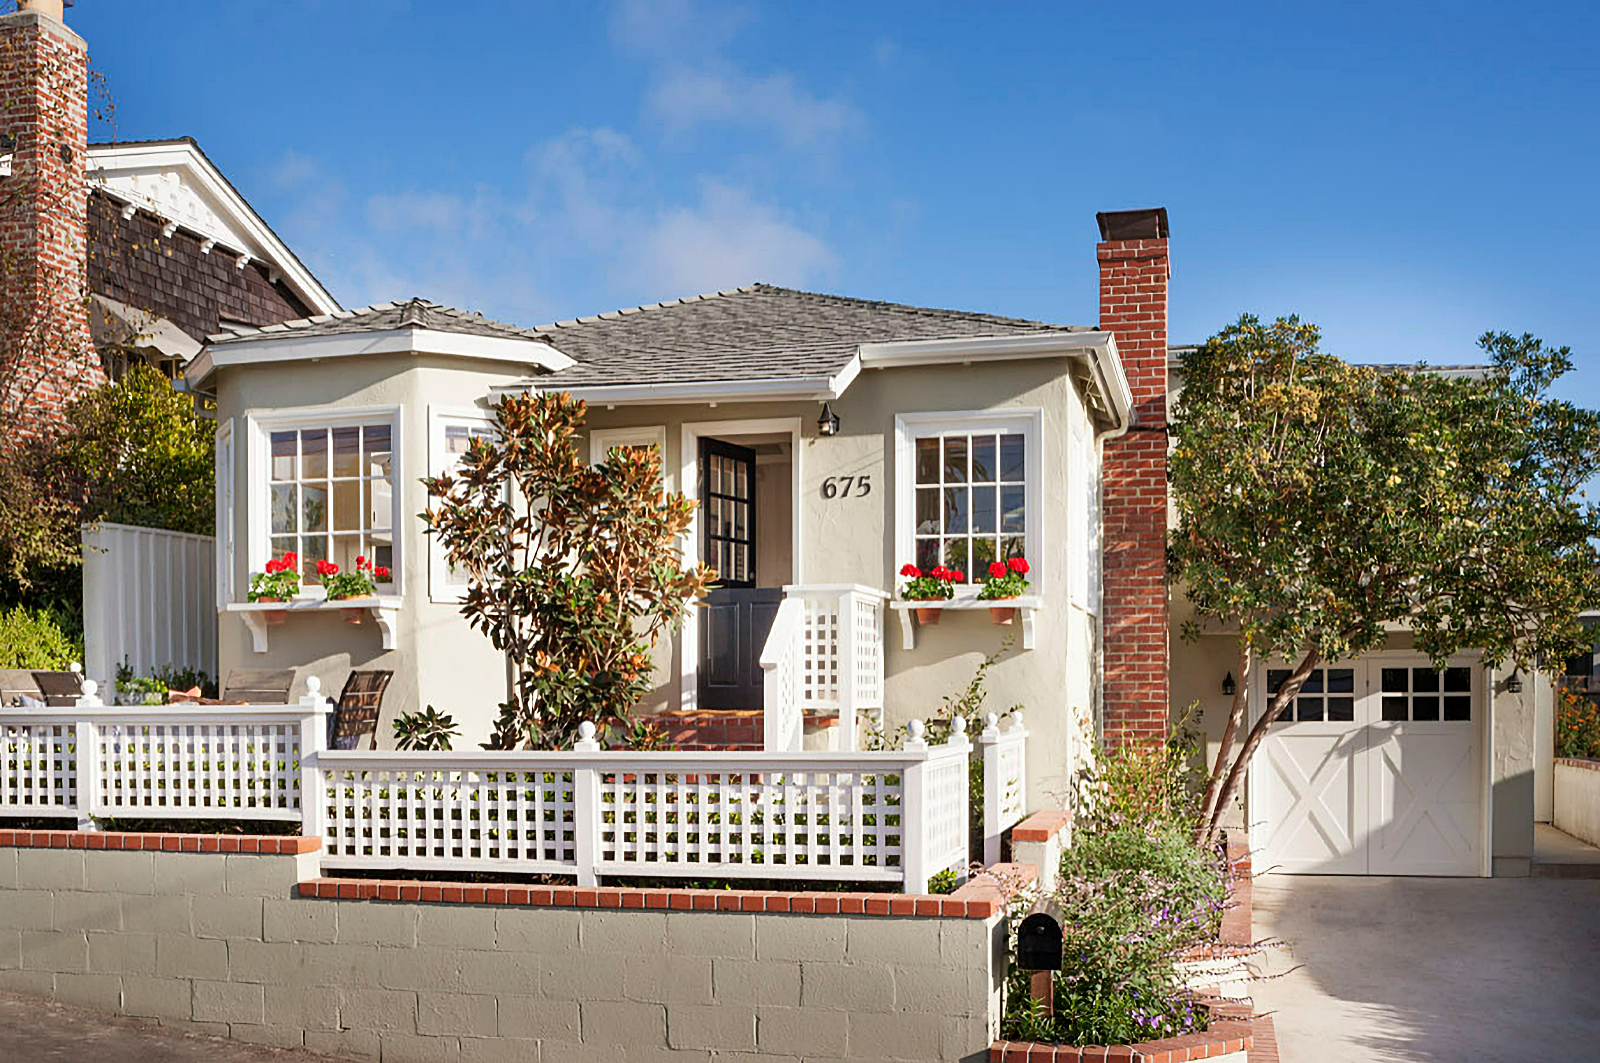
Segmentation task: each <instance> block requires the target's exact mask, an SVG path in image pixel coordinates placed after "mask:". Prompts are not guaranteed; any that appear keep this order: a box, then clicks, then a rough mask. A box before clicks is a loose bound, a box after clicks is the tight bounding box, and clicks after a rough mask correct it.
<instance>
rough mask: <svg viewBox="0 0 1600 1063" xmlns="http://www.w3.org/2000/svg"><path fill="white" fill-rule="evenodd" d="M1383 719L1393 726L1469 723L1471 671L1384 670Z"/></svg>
mask: <svg viewBox="0 0 1600 1063" xmlns="http://www.w3.org/2000/svg"><path fill="white" fill-rule="evenodd" d="M1383 718H1384V719H1385V720H1388V721H1390V722H1395V723H1398V722H1401V721H1405V720H1420V721H1434V720H1446V721H1453V722H1455V721H1461V722H1464V721H1470V720H1471V719H1472V669H1471V668H1446V669H1445V670H1444V671H1442V672H1436V671H1434V670H1433V669H1432V668H1385V669H1384V670H1383Z"/></svg>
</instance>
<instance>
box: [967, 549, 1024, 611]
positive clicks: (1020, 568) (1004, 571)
mask: <svg viewBox="0 0 1600 1063" xmlns="http://www.w3.org/2000/svg"><path fill="white" fill-rule="evenodd" d="M1027 576H1028V562H1027V560H1026V559H1025V558H1021V557H1013V558H1012V559H1011V560H1009V561H1006V562H1003V563H1002V562H1000V561H991V562H990V563H989V574H988V575H987V576H985V577H984V580H983V590H981V591H979V592H978V597H979V598H982V599H985V600H986V601H992V600H994V599H996V598H1017V597H1020V596H1021V595H1022V593H1023V592H1024V591H1026V590H1027V589H1028V580H1027Z"/></svg>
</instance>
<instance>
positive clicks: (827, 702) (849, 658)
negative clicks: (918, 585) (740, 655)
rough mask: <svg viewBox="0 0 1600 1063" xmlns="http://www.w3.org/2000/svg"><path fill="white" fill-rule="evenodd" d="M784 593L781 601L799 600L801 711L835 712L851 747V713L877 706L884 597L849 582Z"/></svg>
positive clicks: (853, 737)
mask: <svg viewBox="0 0 1600 1063" xmlns="http://www.w3.org/2000/svg"><path fill="white" fill-rule="evenodd" d="M784 595H785V597H784V601H785V602H786V603H787V602H790V601H795V602H800V603H802V605H803V613H802V615H803V618H804V630H803V635H802V638H801V653H802V666H801V669H800V675H799V677H798V682H799V684H800V685H799V697H800V702H801V704H802V706H803V708H804V709H805V710H809V711H814V712H829V713H832V712H837V713H838V714H839V731H840V735H841V736H842V738H843V740H844V748H846V749H855V748H856V714H857V713H858V712H859V711H861V710H863V709H881V708H882V707H883V606H884V603H885V602H886V601H888V599H889V596H888V594H886V593H885V592H883V591H879V590H874V589H873V588H871V587H863V586H860V585H858V584H853V583H846V584H829V585H824V586H809V585H807V586H791V587H785V588H784ZM774 630H776V624H775V625H774ZM769 748H770V747H769Z"/></svg>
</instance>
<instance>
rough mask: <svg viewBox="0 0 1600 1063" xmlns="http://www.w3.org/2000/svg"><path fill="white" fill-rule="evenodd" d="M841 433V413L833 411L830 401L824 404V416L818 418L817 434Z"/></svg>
mask: <svg viewBox="0 0 1600 1063" xmlns="http://www.w3.org/2000/svg"><path fill="white" fill-rule="evenodd" d="M838 434H839V415H838V414H836V413H834V412H833V406H832V405H831V404H830V403H826V402H824V403H823V404H822V416H821V417H818V418H817V435H819V436H836V435H838Z"/></svg>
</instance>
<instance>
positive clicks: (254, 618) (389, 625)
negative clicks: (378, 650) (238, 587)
mask: <svg viewBox="0 0 1600 1063" xmlns="http://www.w3.org/2000/svg"><path fill="white" fill-rule="evenodd" d="M226 608H227V611H228V612H230V613H238V614H239V617H240V619H242V620H243V621H244V626H245V627H247V628H249V629H250V638H251V641H252V642H253V644H254V647H253V648H254V649H255V651H256V652H257V653H266V652H267V631H268V630H269V628H268V625H267V620H266V617H265V616H264V615H263V614H265V613H267V612H270V611H271V610H274V609H282V610H284V611H286V612H288V613H289V614H291V615H293V614H295V613H328V612H333V611H334V610H336V609H365V610H367V612H368V613H369V614H370V615H371V616H372V620H373V622H374V623H376V624H377V625H378V632H379V634H381V635H382V636H383V648H384V649H386V650H392V649H394V622H395V618H396V616H397V615H398V614H399V612H400V597H399V595H388V594H380V595H375V596H372V597H368V598H341V599H339V600H338V601H336V602H330V601H327V600H326V599H323V598H296V599H295V600H294V601H291V602H230V603H229V604H228V605H227V607H226Z"/></svg>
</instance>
